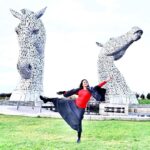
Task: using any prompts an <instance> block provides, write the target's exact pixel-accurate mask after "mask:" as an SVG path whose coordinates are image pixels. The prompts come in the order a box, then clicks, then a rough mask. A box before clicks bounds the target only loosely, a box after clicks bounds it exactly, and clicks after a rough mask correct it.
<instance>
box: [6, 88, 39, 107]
mask: <svg viewBox="0 0 150 150" xmlns="http://www.w3.org/2000/svg"><path fill="white" fill-rule="evenodd" d="M40 93H41V92H39V91H29V90H28V91H24V90H22V91H21V90H20V91H18V90H16V91H13V92H12V95H11V97H10V99H9V100H10V101H25V102H26V101H33V102H34V103H35V105H36V104H37V105H38V103H39V101H41V100H40V98H39V95H40Z"/></svg>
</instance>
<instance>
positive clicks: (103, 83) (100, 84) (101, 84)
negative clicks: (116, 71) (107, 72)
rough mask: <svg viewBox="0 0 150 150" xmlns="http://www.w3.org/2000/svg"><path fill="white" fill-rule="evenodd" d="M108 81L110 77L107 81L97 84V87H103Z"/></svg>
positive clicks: (110, 78)
mask: <svg viewBox="0 0 150 150" xmlns="http://www.w3.org/2000/svg"><path fill="white" fill-rule="evenodd" d="M110 80H112V77H109V78H108V79H106V80H104V81H103V82H101V83H99V85H98V86H99V87H102V86H103V85H105V84H106V83H107V82H109V81H110Z"/></svg>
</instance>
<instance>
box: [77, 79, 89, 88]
mask: <svg viewBox="0 0 150 150" xmlns="http://www.w3.org/2000/svg"><path fill="white" fill-rule="evenodd" d="M84 80H86V81H87V82H88V80H87V79H82V80H81V82H80V85H79V88H80V89H83V81H84ZM88 87H89V85H88Z"/></svg>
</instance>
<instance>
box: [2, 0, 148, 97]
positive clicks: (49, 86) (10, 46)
mask: <svg viewBox="0 0 150 150" xmlns="http://www.w3.org/2000/svg"><path fill="white" fill-rule="evenodd" d="M45 6H47V10H46V12H45V14H44V15H43V16H42V18H41V19H42V21H43V23H44V25H45V28H46V34H47V40H46V46H45V68H44V93H45V95H49V96H54V95H55V93H56V91H58V90H69V89H71V88H75V87H78V85H79V83H80V81H81V80H82V79H83V78H86V79H88V80H89V83H90V85H92V86H93V85H96V84H97V83H98V75H97V59H98V54H99V51H100V48H99V47H97V46H96V44H95V42H96V41H98V42H101V43H105V42H107V40H108V39H109V38H110V37H117V36H120V35H122V34H124V33H126V32H128V31H129V30H130V29H131V28H132V27H133V26H138V27H140V28H141V29H143V31H144V34H143V36H142V38H141V39H140V40H139V41H137V42H135V43H133V45H131V46H130V47H129V48H128V50H127V52H126V53H125V55H124V56H123V58H122V59H120V60H118V61H117V62H115V64H116V66H117V67H118V69H119V70H120V72H121V73H122V74H123V76H124V78H125V80H126V82H127V84H128V86H129V87H130V88H131V90H132V91H134V92H139V93H147V92H150V86H149V84H150V71H149V64H150V63H149V58H150V42H149V37H150V9H149V6H150V1H149V0H132V1H131V0H124V1H123V0H13V1H12V0H1V6H0V20H1V27H0V93H3V92H12V91H13V90H14V89H15V87H16V85H17V83H18V81H19V77H20V76H19V73H18V71H17V69H16V64H17V59H18V52H19V49H20V48H19V45H18V40H17V35H16V33H15V32H14V29H15V27H16V26H17V25H18V24H19V20H18V19H16V18H14V17H13V16H12V14H11V13H10V8H12V9H14V10H16V11H20V10H21V9H23V8H28V9H30V10H32V11H35V12H36V11H38V10H40V9H42V8H44V7H45Z"/></svg>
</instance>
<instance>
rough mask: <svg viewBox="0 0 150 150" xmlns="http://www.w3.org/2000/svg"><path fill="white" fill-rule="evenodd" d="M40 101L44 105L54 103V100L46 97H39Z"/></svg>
mask: <svg viewBox="0 0 150 150" xmlns="http://www.w3.org/2000/svg"><path fill="white" fill-rule="evenodd" d="M40 99H41V100H43V102H44V103H47V102H54V100H55V99H56V98H48V97H45V96H42V95H40Z"/></svg>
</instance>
